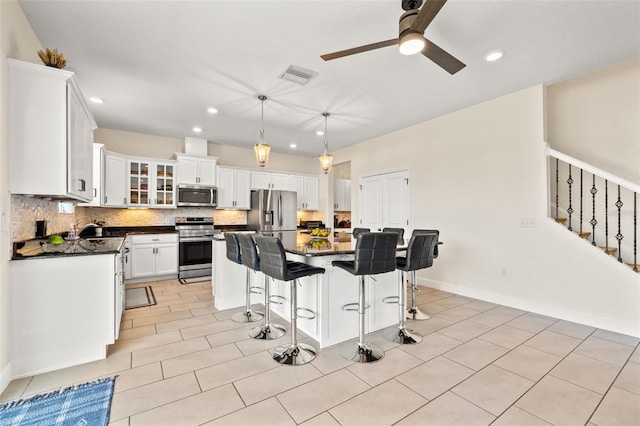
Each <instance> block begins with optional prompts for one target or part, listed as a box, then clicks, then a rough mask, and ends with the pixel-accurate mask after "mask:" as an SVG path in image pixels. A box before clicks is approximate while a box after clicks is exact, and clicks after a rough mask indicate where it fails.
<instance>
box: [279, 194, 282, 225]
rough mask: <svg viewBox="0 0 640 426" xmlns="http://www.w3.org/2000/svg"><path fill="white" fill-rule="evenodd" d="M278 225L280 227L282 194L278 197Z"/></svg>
mask: <svg viewBox="0 0 640 426" xmlns="http://www.w3.org/2000/svg"><path fill="white" fill-rule="evenodd" d="M278 226H279V227H280V228H282V194H280V196H279V197H278Z"/></svg>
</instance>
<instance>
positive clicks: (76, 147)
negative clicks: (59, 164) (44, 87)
mask: <svg viewBox="0 0 640 426" xmlns="http://www.w3.org/2000/svg"><path fill="white" fill-rule="evenodd" d="M80 102H81V101H80V99H79V95H78V93H77V92H76V91H75V90H73V88H72V87H70V86H67V176H68V179H67V192H68V193H69V194H71V195H74V196H76V197H78V198H82V199H84V200H85V201H89V200H90V198H89V195H90V193H91V190H92V188H93V185H92V183H91V180H92V179H90V178H89V177H88V176H87V175H86V171H87V168H86V167H85V166H86V162H89V164H93V162H92V161H91V157H90V156H87V152H86V151H87V149H86V146H85V145H86V144H87V143H90V141H89V140H86V131H85V129H84V127H85V125H84V116H83V113H82V106H81V103H80ZM87 181H88V182H87Z"/></svg>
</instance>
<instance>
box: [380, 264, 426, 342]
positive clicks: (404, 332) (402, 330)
mask: <svg viewBox="0 0 640 426" xmlns="http://www.w3.org/2000/svg"><path fill="white" fill-rule="evenodd" d="M399 272H400V281H399V284H398V293H399V296H398V316H399V320H398V326H397V327H391V328H387V329H386V330H384V331H383V332H382V335H383V336H384V337H385V338H386V339H387V340H391V341H392V342H393V343H399V344H401V345H411V344H415V343H420V342H422V336H421V335H420V334H418V333H416V332H415V331H413V330H409V329H407V328H406V327H405V306H406V304H407V279H406V276H405V274H406V272H404V271H399ZM412 272H413V271H412Z"/></svg>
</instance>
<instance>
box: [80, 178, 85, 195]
mask: <svg viewBox="0 0 640 426" xmlns="http://www.w3.org/2000/svg"><path fill="white" fill-rule="evenodd" d="M86 186H87V183H86V182H85V180H84V179H80V192H84V191H86V190H87V188H86Z"/></svg>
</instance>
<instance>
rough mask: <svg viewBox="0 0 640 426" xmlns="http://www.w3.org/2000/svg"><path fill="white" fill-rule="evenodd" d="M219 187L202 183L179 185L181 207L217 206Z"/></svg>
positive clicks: (179, 204) (179, 203)
mask: <svg viewBox="0 0 640 426" xmlns="http://www.w3.org/2000/svg"><path fill="white" fill-rule="evenodd" d="M217 205H218V188H216V187H215V186H202V185H178V206H179V207H188V206H194V207H216V206H217Z"/></svg>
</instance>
